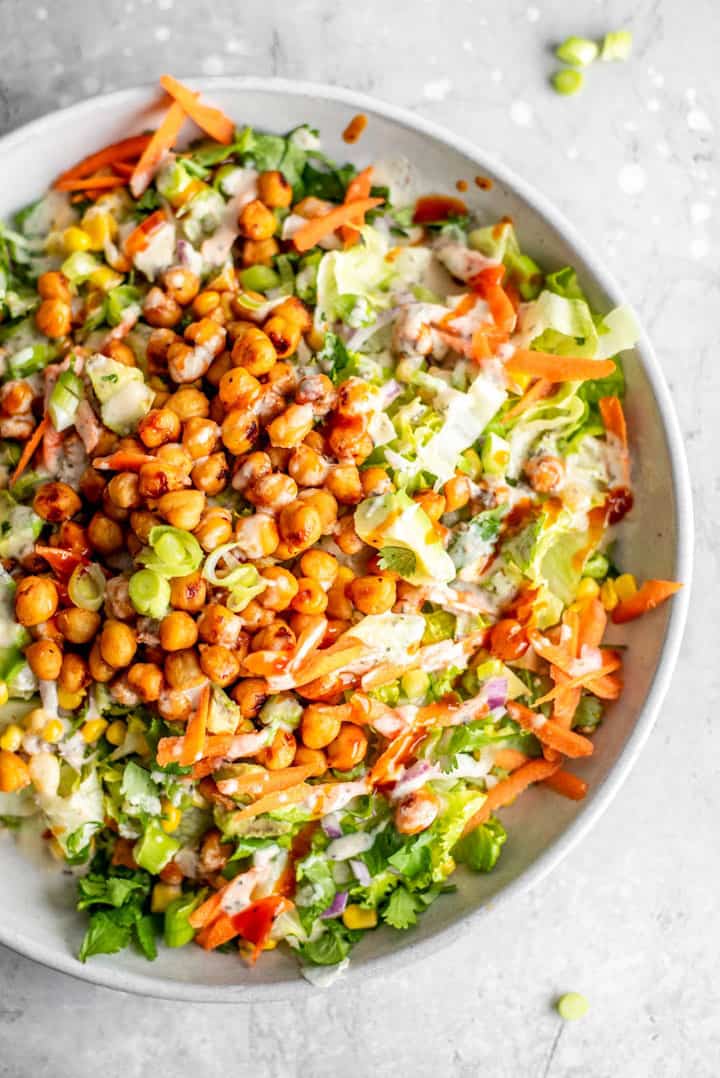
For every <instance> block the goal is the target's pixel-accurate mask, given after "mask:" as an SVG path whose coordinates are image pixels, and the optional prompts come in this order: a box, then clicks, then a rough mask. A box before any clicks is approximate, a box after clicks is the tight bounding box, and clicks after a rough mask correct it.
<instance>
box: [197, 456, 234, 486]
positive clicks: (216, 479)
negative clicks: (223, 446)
mask: <svg viewBox="0 0 720 1078" xmlns="http://www.w3.org/2000/svg"><path fill="white" fill-rule="evenodd" d="M190 475H191V477H192V481H193V484H194V486H195V487H197V489H198V490H199V491H202V492H203V495H205V494H209V495H210V497H214V496H215V495H216V494H219V493H220V491H222V490H225V487H226V486H227V485H228V481H229V479H230V468H229V466H228V462H227V457H226V456H225V454H224V453H222V452H219V453H211V454H210V456H209V457H206V458H205V460H199V461H198V462H197V464H196V465H195V467H194V468H193V470H192V472H191V473H190Z"/></svg>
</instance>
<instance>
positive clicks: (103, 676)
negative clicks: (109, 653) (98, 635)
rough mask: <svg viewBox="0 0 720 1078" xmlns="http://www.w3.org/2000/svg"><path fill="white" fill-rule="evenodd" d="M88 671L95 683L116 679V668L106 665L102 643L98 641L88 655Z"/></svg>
mask: <svg viewBox="0 0 720 1078" xmlns="http://www.w3.org/2000/svg"><path fill="white" fill-rule="evenodd" d="M88 671H89V673H90V677H91V678H92V680H93V681H100V682H102V683H104V682H107V681H110V680H111V679H112V678H114V677H115V672H116V668H115V667H114V666H110V664H109V663H106V662H105V660H104V659H103V657H102V655H101V653H100V641H99V640H96V641H95V643H94V644H93V646H92V647H91V648H90V654H89V655H88Z"/></svg>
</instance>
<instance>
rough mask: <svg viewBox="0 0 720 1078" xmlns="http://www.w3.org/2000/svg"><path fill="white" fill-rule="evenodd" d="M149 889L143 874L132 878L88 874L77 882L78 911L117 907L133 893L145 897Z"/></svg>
mask: <svg viewBox="0 0 720 1078" xmlns="http://www.w3.org/2000/svg"><path fill="white" fill-rule="evenodd" d="M149 889H150V882H149V877H148V876H147V875H146V874H145V873H139V872H137V873H135V874H134V877H133V878H130V879H125V878H123V877H121V876H109V877H107V878H106V877H103V876H96V875H94V874H92V873H91V874H89V875H87V876H83V877H82V878H81V879H79V880H78V895H79V899H78V904H77V908H78V909H79V910H85V909H88V908H89V907H90V906H94V905H103V906H115V907H119V906H122V905H124V904H125V902H127V900H128V898H129V897H130V895H131V894H132V893H133V892H134V891H140V892H142V894H143V895H146V894H147V893H148V891H149Z"/></svg>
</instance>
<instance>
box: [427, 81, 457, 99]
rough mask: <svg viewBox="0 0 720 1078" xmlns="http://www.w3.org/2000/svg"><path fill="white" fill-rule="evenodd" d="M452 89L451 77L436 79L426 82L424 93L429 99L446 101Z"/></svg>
mask: <svg viewBox="0 0 720 1078" xmlns="http://www.w3.org/2000/svg"><path fill="white" fill-rule="evenodd" d="M451 90H452V83H451V82H450V79H435V80H434V81H433V82H426V83H425V85H424V86H423V94H424V96H425V97H426V98H427V99H428V101H444V100H445V98H446V97H447V95H448V94H449V93H450V91H451Z"/></svg>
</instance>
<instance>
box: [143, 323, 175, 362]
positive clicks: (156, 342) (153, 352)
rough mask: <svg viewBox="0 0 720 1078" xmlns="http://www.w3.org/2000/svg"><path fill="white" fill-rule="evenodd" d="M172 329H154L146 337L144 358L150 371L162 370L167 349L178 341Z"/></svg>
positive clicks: (165, 360)
mask: <svg viewBox="0 0 720 1078" xmlns="http://www.w3.org/2000/svg"><path fill="white" fill-rule="evenodd" d="M179 340H180V338H179V337H178V335H177V333H175V332H174V331H173V330H172V329H154V330H153V331H152V333H151V334H150V336H149V337H148V342H147V350H146V356H147V360H148V364H149V365H150V369H151V371H152V370H153V368H154V369H155V370H162V368H163V367H164V365H165V363H166V362H167V354H168V348H169V347H170V345H171V344H175V343H176V342H177V341H179Z"/></svg>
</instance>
